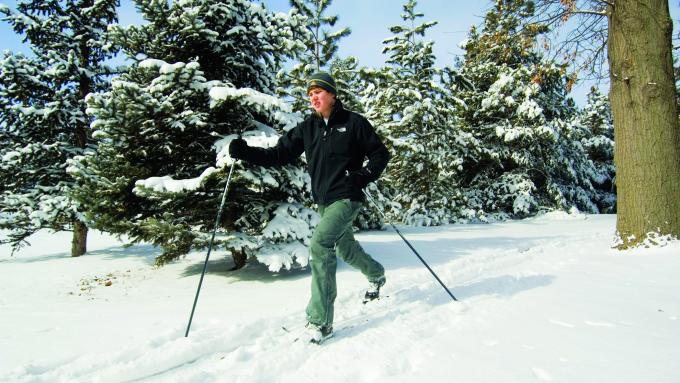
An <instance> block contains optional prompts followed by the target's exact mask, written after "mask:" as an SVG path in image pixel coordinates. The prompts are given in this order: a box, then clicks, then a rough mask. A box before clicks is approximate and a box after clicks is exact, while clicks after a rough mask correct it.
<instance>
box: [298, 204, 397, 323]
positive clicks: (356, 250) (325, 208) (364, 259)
mask: <svg viewBox="0 0 680 383" xmlns="http://www.w3.org/2000/svg"><path fill="white" fill-rule="evenodd" d="M360 209H361V202H356V201H350V200H349V199H342V200H339V201H335V202H333V203H331V204H330V205H319V214H320V215H321V221H319V225H318V226H317V227H316V230H315V231H314V234H313V235H312V241H311V246H310V260H309V264H310V267H311V269H312V296H311V299H310V300H309V304H308V305H307V320H308V321H309V322H310V323H313V324H315V325H319V326H330V325H332V324H333V303H334V302H335V297H336V296H337V287H336V283H335V271H336V269H337V265H338V260H337V258H336V254H337V255H338V256H340V258H342V260H343V261H345V262H347V264H349V265H350V266H352V267H354V268H356V269H359V270H360V271H361V272H362V273H363V274H364V275H365V276H366V278H368V280H369V281H375V280H376V279H378V278H380V277H382V276H383V275H385V269H384V268H383V266H382V265H381V264H380V263H378V262H377V261H376V260H374V259H373V258H371V256H370V255H368V254H366V252H364V249H362V248H361V245H359V242H357V241H356V240H355V239H354V235H352V222H353V221H354V218H356V216H357V214H359V210H360Z"/></svg>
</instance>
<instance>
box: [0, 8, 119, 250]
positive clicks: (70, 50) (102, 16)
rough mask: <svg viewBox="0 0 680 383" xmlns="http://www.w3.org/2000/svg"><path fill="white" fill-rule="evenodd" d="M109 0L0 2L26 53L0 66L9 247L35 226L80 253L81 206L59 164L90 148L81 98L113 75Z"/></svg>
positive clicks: (0, 170)
mask: <svg viewBox="0 0 680 383" xmlns="http://www.w3.org/2000/svg"><path fill="white" fill-rule="evenodd" d="M117 5H118V1H117V0H97V1H95V0H65V1H37V0H33V1H20V2H19V3H18V5H17V9H16V12H14V11H12V10H10V9H9V8H8V7H6V6H4V5H0V12H1V13H2V14H4V15H5V17H4V20H5V21H7V22H8V23H9V24H11V25H12V28H13V29H14V31H15V32H16V33H18V34H20V35H23V36H24V42H25V43H27V44H28V45H29V47H30V49H31V51H32V53H33V54H32V55H31V56H30V57H29V56H25V55H23V54H13V53H11V52H5V53H4V55H3V58H2V60H1V61H0V110H1V111H2V112H1V113H0V131H1V132H2V133H1V135H2V144H1V145H0V157H2V164H1V165H0V184H2V185H3V187H2V189H0V191H1V194H0V211H2V215H1V216H0V228H1V229H7V230H9V233H10V234H9V236H8V239H6V241H7V242H10V243H12V245H13V249H15V250H16V249H17V248H20V247H21V246H22V245H23V244H25V243H27V242H26V238H28V237H29V236H30V235H31V234H33V233H34V232H36V231H38V230H40V229H52V230H55V231H62V230H73V246H72V249H71V255H72V256H79V255H82V254H84V253H85V252H86V239H87V230H88V228H87V226H86V225H85V223H84V222H83V220H82V212H83V209H84V207H83V206H81V205H80V204H79V203H77V202H75V201H74V200H73V198H71V193H72V192H73V191H74V190H75V189H77V187H78V186H77V185H76V184H75V182H74V180H73V179H72V177H71V176H69V175H68V174H67V172H66V163H67V161H68V160H69V159H71V158H72V157H73V156H75V155H78V154H81V153H83V151H84V150H85V148H87V147H88V145H90V137H89V133H88V125H89V123H90V118H89V117H88V116H87V115H86V114H85V107H86V106H85V97H86V96H87V95H88V94H89V93H90V92H97V91H101V90H104V89H107V88H108V86H109V83H108V79H107V76H110V75H111V74H112V72H113V70H112V69H111V68H110V67H109V66H107V65H106V64H105V62H106V60H108V59H109V58H111V57H112V56H113V54H114V53H115V52H114V51H111V50H110V49H109V47H108V46H107V44H106V41H105V40H106V39H105V31H106V28H107V25H108V24H109V23H112V22H114V21H116V6H117Z"/></svg>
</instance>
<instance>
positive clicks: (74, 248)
mask: <svg viewBox="0 0 680 383" xmlns="http://www.w3.org/2000/svg"><path fill="white" fill-rule="evenodd" d="M87 230H88V229H87V226H86V225H85V224H84V223H83V222H81V221H79V220H76V221H75V222H73V240H72V241H71V256H72V257H80V256H81V255H83V254H85V253H86V252H87Z"/></svg>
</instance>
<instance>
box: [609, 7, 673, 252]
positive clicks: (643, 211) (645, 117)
mask: <svg viewBox="0 0 680 383" xmlns="http://www.w3.org/2000/svg"><path fill="white" fill-rule="evenodd" d="M612 3H613V5H611V6H610V7H609V38H608V57H609V66H610V80H611V89H610V93H609V98H610V102H611V106H612V113H613V118H614V135H615V141H616V148H615V151H614V162H615V164H616V185H617V212H618V215H617V221H616V229H617V232H618V233H617V234H618V236H619V238H620V239H621V242H620V243H619V245H618V248H620V249H622V248H628V247H631V246H635V245H638V244H640V243H641V242H642V241H644V240H645V239H647V238H653V237H654V235H656V234H661V235H672V236H675V237H680V125H679V123H678V112H677V105H676V103H675V97H676V92H675V80H674V77H673V60H672V56H671V35H672V31H673V24H672V21H671V19H670V15H669V12H668V1H667V0H616V1H615V2H612ZM650 234H652V236H651V237H650Z"/></svg>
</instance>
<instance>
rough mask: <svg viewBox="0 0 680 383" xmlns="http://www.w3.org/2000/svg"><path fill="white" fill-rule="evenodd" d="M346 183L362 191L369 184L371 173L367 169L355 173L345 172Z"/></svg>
mask: <svg viewBox="0 0 680 383" xmlns="http://www.w3.org/2000/svg"><path fill="white" fill-rule="evenodd" d="M347 182H348V183H349V184H350V185H352V186H354V187H357V188H359V189H363V188H365V187H366V185H368V184H369V183H371V171H370V170H368V169H367V168H361V169H359V170H355V171H351V172H350V171H348V172H347Z"/></svg>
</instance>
